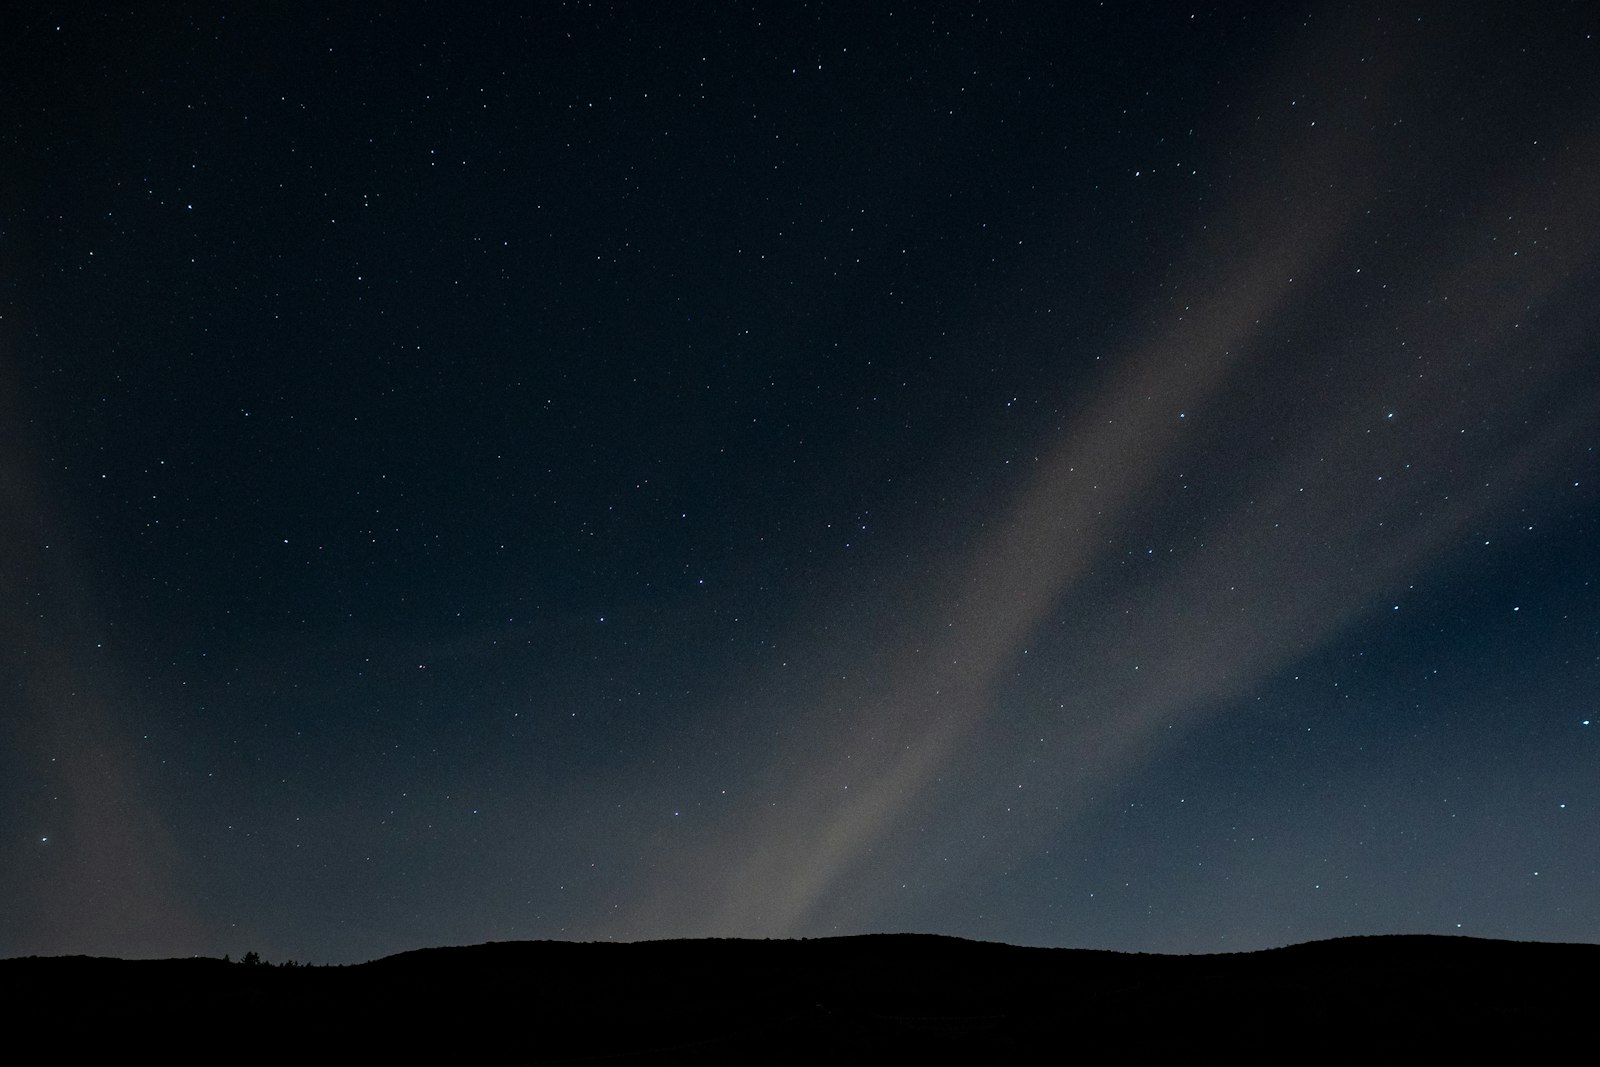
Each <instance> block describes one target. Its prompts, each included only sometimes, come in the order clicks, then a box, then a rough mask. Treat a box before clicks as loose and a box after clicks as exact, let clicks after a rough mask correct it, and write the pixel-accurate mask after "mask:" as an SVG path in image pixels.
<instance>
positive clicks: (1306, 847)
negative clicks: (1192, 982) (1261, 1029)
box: [0, 3, 1600, 962]
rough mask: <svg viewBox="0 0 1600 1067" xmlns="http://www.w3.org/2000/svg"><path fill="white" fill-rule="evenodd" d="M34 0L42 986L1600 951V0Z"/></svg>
mask: <svg viewBox="0 0 1600 1067" xmlns="http://www.w3.org/2000/svg"><path fill="white" fill-rule="evenodd" d="M403 7H404V10H402V11H400V12H398V13H395V12H384V13H382V14H374V13H369V12H365V11H351V12H345V11H340V10H333V11H330V10H326V9H324V8H323V7H317V6H300V7H294V6H291V7H289V8H282V9H279V8H274V10H273V12H271V13H238V12H228V13H221V12H218V11H215V10H211V9H207V8H195V9H193V10H191V11H188V12H182V11H177V10H164V11H162V12H154V13H151V12H133V13H128V12H117V13H106V12H99V11H93V10H89V9H76V8H72V7H56V8H40V9H36V10H35V11H34V12H33V13H32V14H25V15H22V16H18V17H16V18H15V19H14V21H15V22H16V23H17V25H18V26H20V29H16V30H14V32H11V33H8V34H6V35H4V36H5V37H6V38H8V40H7V42H6V43H5V44H3V45H0V57H3V65H0V69H5V70H6V71H8V72H9V76H8V78H7V83H8V91H7V92H6V93H5V94H3V95H4V100H3V102H0V147H3V150H4V156H5V158H6V159H8V160H9V161H10V163H8V165H7V168H6V171H7V175H8V177H7V180H6V181H5V182H3V183H0V435H3V436H0V486H3V491H0V500H3V501H4V507H3V508H0V627H3V629H0V634H3V640H0V705H3V707H4V708H5V714H4V715H3V716H0V828H3V830H4V834H3V838H0V848H3V849H4V857H3V859H0V904H3V905H4V906H3V907H0V955H6V956H11V955H25V954H30V953H41V954H44V953H51V954H53V953H92V954H101V955H124V956H148V955H157V956H166V955H185V954H190V953H201V954H209V955H221V954H223V953H224V952H229V953H233V954H234V955H239V954H241V953H243V952H244V951H246V950H257V951H259V952H261V954H262V955H263V956H265V957H267V958H269V959H274V960H276V959H283V958H296V959H310V960H315V961H325V962H342V961H352V960H363V959H368V958H372V957H375V956H378V955H381V954H384V953H389V952H395V951H401V950H404V949H408V948H414V947H419V946H423V945H436V944H452V943H475V942H481V941H487V940H509V939H524V938H563V939H605V938H618V939H639V938H651V937H669V936H758V937H760V936H768V937H777V936H819V935H824V934H831V933H855V932H867V931H886V930H917V931H927V932H936V933H948V934H958V935H962V936H967V937H977V938H985V939H994V940H1006V941H1011V942H1016V943H1023V944H1039V945H1070V946H1082V947H1099V948H1114V949H1125V950H1147V951H1176V952H1196V951H1217V950H1235V949H1251V948H1259V947H1264V946H1269V945H1280V944H1285V943H1290V942H1294V941H1303V940H1308V939H1311V938H1318V937H1330V936H1339V935H1348V934H1369V933H1388V932H1410V933H1428V932H1433V933H1444V932H1458V931H1459V932H1462V933H1470V934H1473V935H1477V936H1487V937H1509V938H1526V939H1549V940H1563V941H1593V940H1595V938H1596V931H1597V930H1600V774H1597V773H1596V772H1597V769H1600V764H1597V760H1600V734H1597V732H1596V730H1597V728H1596V727H1594V726H1592V725H1591V723H1592V722H1593V721H1594V719H1595V716H1596V712H1597V710H1600V709H1597V708H1596V706H1595V695H1594V694H1595V693H1596V692H1597V691H1600V564H1597V562H1596V561H1597V560H1600V556H1597V555H1596V553H1595V551H1594V547H1595V545H1596V544H1597V539H1600V496H1597V494H1596V487H1600V455H1597V452H1596V448H1597V446H1600V436H1597V429H1600V321H1597V307H1600V305H1597V304H1596V302H1595V301H1594V299H1593V296H1592V294H1594V293H1596V292H1600V262H1597V259H1596V255H1595V249H1596V248H1600V240H1597V238H1600V44H1597V41H1596V38H1595V34H1596V32H1597V31H1600V25H1597V19H1596V16H1595V12H1594V11H1593V10H1591V9H1590V8H1589V7H1588V6H1587V5H1583V4H1562V3H1550V4H1540V5H1535V6H1534V7H1533V8H1530V9H1527V10H1520V11H1516V12H1512V11H1510V10H1506V11H1481V10H1477V9H1473V10H1463V9H1462V8H1461V6H1460V5H1444V4H1441V5H1427V4H1417V5H1400V6H1399V7H1396V6H1395V5H1389V4H1385V5H1376V4H1375V5H1364V4H1355V5H1323V4H1309V5H1305V6H1302V7H1294V8H1284V9H1282V10H1264V9H1262V8H1260V6H1258V5H1239V6H1233V5H1221V6H1209V7H1205V6H1203V7H1189V8H1186V7H1175V6H1172V5H1162V4H1152V5H1146V4H1115V5H1105V6H1096V7H1085V8H1083V9H1082V10H1078V9H1077V8H1075V7H1069V9H1068V10H1066V11H1063V12H1044V11H1043V10H1042V9H1040V8H1038V7H1037V6H1029V5H991V4H964V5H913V6H911V7H908V8H895V9H893V10H892V11H891V10H889V9H882V10H873V11H866V10H862V9H861V8H860V6H859V5H833V4H815V3H812V4H798V5H776V4H773V5H768V4H756V5H748V6H734V5H717V6H714V7H712V8H706V9H704V10H700V9H697V10H695V11H693V12H690V11H679V10H675V9H674V10H669V9H665V8H661V7H660V6H659V5H655V6H652V5H630V4H617V5H604V4H560V5H545V6H542V7H539V8H538V9H537V10H536V11H534V12H531V13H525V14H517V13H511V12H506V11H500V10H493V11H479V12H475V13H474V12H457V11H455V10H453V9H443V8H435V7H429V6H426V5H404V6H403Z"/></svg>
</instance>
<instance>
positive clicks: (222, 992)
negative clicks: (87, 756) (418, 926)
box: [0, 934, 1600, 1063]
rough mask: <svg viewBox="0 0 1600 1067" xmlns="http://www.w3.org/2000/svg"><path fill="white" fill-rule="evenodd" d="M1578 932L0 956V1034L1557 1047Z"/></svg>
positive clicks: (62, 1040) (739, 1058) (1174, 1047)
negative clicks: (1136, 944) (1124, 944)
mask: <svg viewBox="0 0 1600 1067" xmlns="http://www.w3.org/2000/svg"><path fill="white" fill-rule="evenodd" d="M1597 970H1600V946H1595V945H1563V944H1541V943H1529V942H1508V941H1486V940H1478V939H1473V938H1464V937H1432V936H1386V937H1362V938H1348V939H1340V940H1334V941H1321V942H1312V943H1308V944H1303V945H1296V946H1291V947H1289V948H1283V949H1273V950H1268V951H1263V952H1254V953H1239V954H1229V955H1208V956H1160V955H1138V954H1125V953H1117V952H1103V951H1090V950H1079V949H1041V948H1020V947H1015V946H1011V945H1003V944H993V943H985V942H974V941H965V940H961V939H958V938H949V937H936V936H926V935H912V934H888V935H868V936H859V937H840V938H824V939H818V940H797V941H743V940H696V941H689V940H685V941H650V942H638V943H631V944H613V943H584V944H579V943H570V942H503V943H492V944H486V945H478V946H473V947H464V948H433V949H423V950H419V951H414V952H406V953H402V954H400V955H396V956H390V957H386V958H384V959H380V960H375V961H372V962H370V963H364V964H358V965H353V966H343V967H298V966H297V967H273V966H266V965H260V966H250V965H243V964H239V963H227V962H224V961H222V960H214V959H184V960H146V961H127V960H116V959H103V958H91V957H31V958H26V959H9V960H0V996H4V998H5V1001H4V1002H5V1004H6V1007H7V1011H6V1016H7V1017H9V1019H10V1020H12V1022H11V1025H10V1026H8V1027H7V1029H8V1031H9V1042H8V1043H9V1050H10V1051H12V1052H15V1051H18V1050H20V1049H24V1048H27V1049H40V1050H43V1049H48V1050H50V1051H52V1052H54V1053H56V1054H68V1055H70V1054H73V1053H104V1052H109V1051H113V1050H115V1051H117V1052H121V1053H126V1052H128V1051H131V1050H135V1049H138V1050H141V1051H146V1052H150V1053H154V1054H157V1055H161V1056H162V1057H163V1058H166V1059H178V1060H184V1059H196V1060H198V1059H207V1060H216V1059H224V1060H232V1061H236V1062H237V1061H246V1062H265V1061H277V1060H282V1059H285V1058H289V1057H294V1058H311V1059H318V1060H320V1059H328V1058H335V1057H338V1058H344V1057H361V1058H362V1059H365V1060H373V1059H378V1060H382V1059H393V1060H403V1061H412V1060H417V1059H420V1058H432V1057H451V1058H454V1059H466V1060H468V1061H470V1062H533V1063H560V1062H586V1061H600V1062H630V1061H632V1062H651V1063H660V1062H696V1063H707V1062H730V1063H731V1062H766V1063H772V1062H779V1063H799V1062H818V1061H827V1062H867V1061H869V1060H873V1061H875V1060H881V1059H882V1058H883V1057H886V1056H889V1057H896V1058H903V1057H906V1056H921V1055H935V1054H937V1055H939V1056H941V1057H943V1058H945V1059H951V1060H954V1061H956V1062H962V1061H978V1060H992V1059H995V1058H996V1057H1003V1058H1011V1057H1028V1058H1035V1057H1046V1056H1048V1057H1053V1058H1060V1057H1068V1056H1082V1055H1087V1056H1092V1057H1094V1058H1095V1059H1097V1060H1101V1061H1104V1060H1108V1059H1109V1060H1114V1061H1115V1060H1124V1059H1144V1058H1147V1057H1150V1056H1161V1055H1175V1054H1193V1053H1215V1054H1220V1055H1228V1056H1231V1057H1235V1058H1238V1057H1245V1058H1249V1059H1266V1058H1273V1059H1282V1058H1285V1057H1293V1058H1294V1059H1295V1060H1297V1061H1302V1062H1303V1061H1306V1060H1312V1061H1323V1060H1333V1059H1343V1058H1347V1057H1349V1056H1351V1055H1380V1056H1384V1057H1390V1056H1410V1055H1418V1056H1430V1057H1432V1056H1438V1055H1453V1054H1465V1053H1467V1052H1471V1053H1473V1054H1475V1055H1478V1056H1482V1055H1496V1054H1507V1055H1512V1054H1514V1055H1516V1056H1518V1057H1527V1056H1529V1055H1537V1054H1538V1053H1539V1052H1540V1051H1541V1050H1548V1051H1554V1050H1555V1049H1557V1048H1560V1047H1562V1046H1563V1045H1565V1044H1566V1042H1568V1041H1572V1040H1576V1039H1578V1038H1579V1037H1580V1036H1582V1034H1583V1029H1582V1027H1583V1026H1584V1022H1585V1020H1586V1019H1587V1017H1588V1012H1587V1009H1588V1006H1589V1004H1590V1003H1591V1001H1592V997H1593V994H1594V991H1595V990H1594V986H1595V982H1596V980H1595V978H1594V977H1593V975H1595V974H1596V972H1597Z"/></svg>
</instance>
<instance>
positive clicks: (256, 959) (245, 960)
mask: <svg viewBox="0 0 1600 1067" xmlns="http://www.w3.org/2000/svg"><path fill="white" fill-rule="evenodd" d="M239 962H240V963H242V964H244V965H245V966H246V967H259V966H260V965H261V957H260V956H258V955H256V954H255V953H254V952H246V953H245V954H244V955H243V956H240V957H239Z"/></svg>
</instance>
